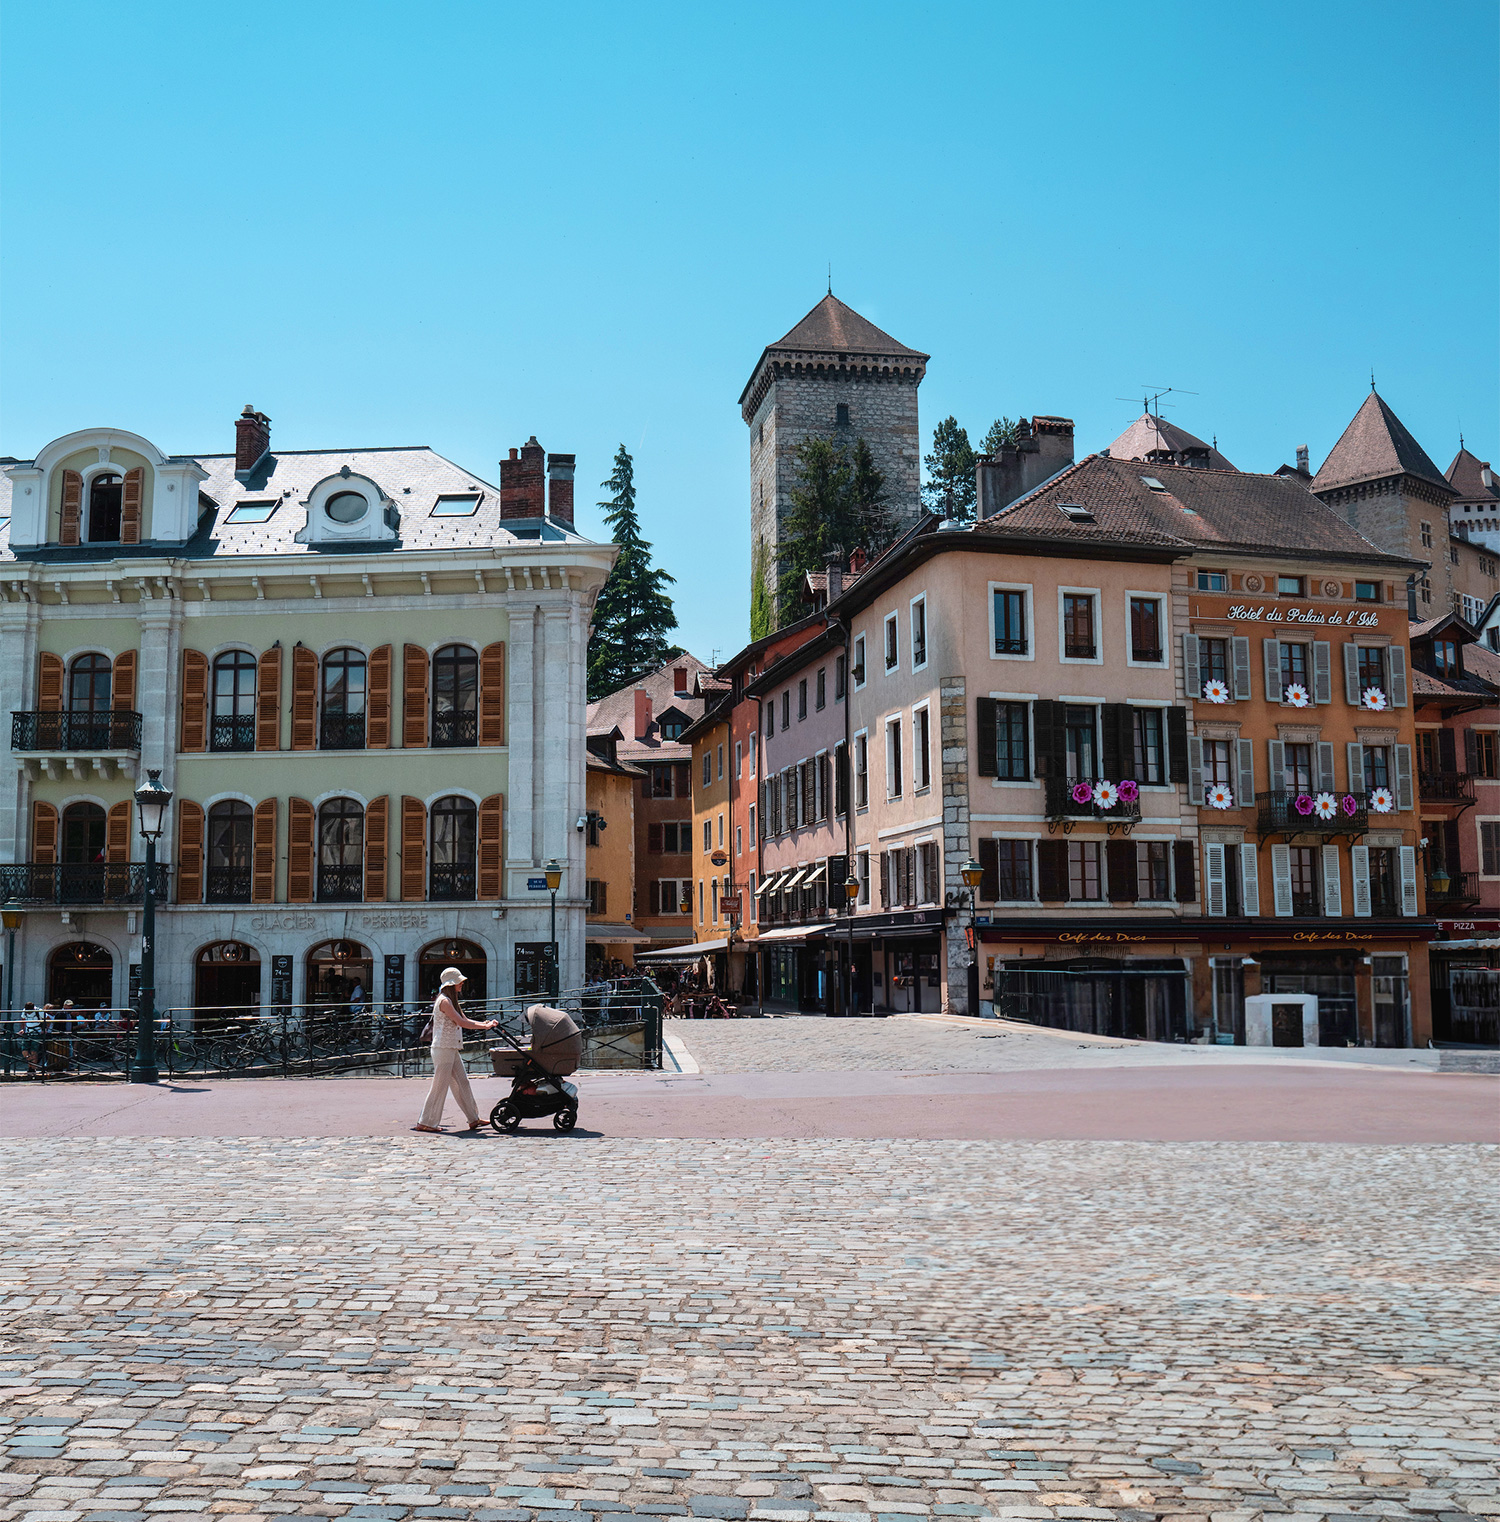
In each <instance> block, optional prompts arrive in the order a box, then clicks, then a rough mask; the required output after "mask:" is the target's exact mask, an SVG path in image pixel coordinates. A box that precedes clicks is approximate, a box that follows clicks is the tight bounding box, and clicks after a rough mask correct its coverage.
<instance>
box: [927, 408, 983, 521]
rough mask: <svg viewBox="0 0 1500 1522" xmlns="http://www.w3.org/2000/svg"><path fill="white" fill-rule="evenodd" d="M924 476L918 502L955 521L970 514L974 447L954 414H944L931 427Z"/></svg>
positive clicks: (971, 517) (972, 490) (961, 519)
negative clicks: (920, 497) (938, 421)
mask: <svg viewBox="0 0 1500 1522" xmlns="http://www.w3.org/2000/svg"><path fill="white" fill-rule="evenodd" d="M922 463H923V465H925V466H926V467H927V480H926V481H925V482H924V483H923V485H922V505H923V506H924V507H926V508H927V509H928V510H929V511H931V512H934V513H941V514H942V515H943V517H945V518H951V519H953V520H954V521H955V522H958V523H968V522H969V521H971V520H972V519H973V517H974V450H973V447H972V446H971V445H970V443H969V435H968V431H967V430H966V429H964V428H961V427H960V426H959V422H958V419H957V418H956V417H951V416H950V417H945V418H944V419H943V421H942V422H941V423H939V424H938V425H937V427H936V428H934V429H933V430H932V453H931V454H930V455H928V456H927V457H926V458H925V459H924V460H923V461H922Z"/></svg>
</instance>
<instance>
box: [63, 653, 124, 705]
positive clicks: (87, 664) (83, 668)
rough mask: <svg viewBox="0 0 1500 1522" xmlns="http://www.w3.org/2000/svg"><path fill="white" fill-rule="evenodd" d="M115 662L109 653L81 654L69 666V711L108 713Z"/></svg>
mask: <svg viewBox="0 0 1500 1522" xmlns="http://www.w3.org/2000/svg"><path fill="white" fill-rule="evenodd" d="M114 671H115V668H114V662H113V661H111V660H110V658H109V657H108V656H107V655H80V656H78V657H76V658H75V659H74V661H73V664H72V665H71V666H69V667H68V712H69V713H83V714H94V713H108V712H109V711H110V705H111V694H112V690H113V683H114Z"/></svg>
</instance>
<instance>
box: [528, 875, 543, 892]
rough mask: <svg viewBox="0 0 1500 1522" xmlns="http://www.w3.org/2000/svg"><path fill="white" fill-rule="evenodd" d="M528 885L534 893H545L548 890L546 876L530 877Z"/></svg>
mask: <svg viewBox="0 0 1500 1522" xmlns="http://www.w3.org/2000/svg"><path fill="white" fill-rule="evenodd" d="M526 886H527V887H528V888H529V889H530V890H531V891H532V892H533V893H545V892H546V891H547V879H546V878H545V877H528V878H527V879H526Z"/></svg>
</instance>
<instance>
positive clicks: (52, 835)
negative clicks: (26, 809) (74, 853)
mask: <svg viewBox="0 0 1500 1522" xmlns="http://www.w3.org/2000/svg"><path fill="white" fill-rule="evenodd" d="M31 859H32V861H34V862H35V863H36V864H37V866H39V867H50V866H53V865H54V864H55V863H56V861H57V810H56V809H55V808H53V807H52V805H51V804H50V803H43V802H42V801H41V799H40V798H38V799H34V800H33V801H32V805H31Z"/></svg>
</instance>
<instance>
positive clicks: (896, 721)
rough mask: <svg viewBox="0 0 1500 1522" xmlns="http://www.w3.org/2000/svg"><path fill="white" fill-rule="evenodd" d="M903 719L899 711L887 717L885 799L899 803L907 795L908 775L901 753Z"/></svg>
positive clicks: (888, 801)
mask: <svg viewBox="0 0 1500 1522" xmlns="http://www.w3.org/2000/svg"><path fill="white" fill-rule="evenodd" d="M901 719H902V715H901V714H899V713H893V714H888V715H887V716H886V719H885V801H886V802H887V803H899V802H901V800H902V799H903V798H904V797H905V796H906V795H905V791H904V790H905V786H906V777H905V775H904V772H903V768H902V760H903V757H902V755H901V743H902V734H901ZM893 730H894V731H895V733H894V735H893V734H892V731H893ZM893 780H894V782H895V784H896V787H895V790H894V791H892V789H891V782H892V781H893Z"/></svg>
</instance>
